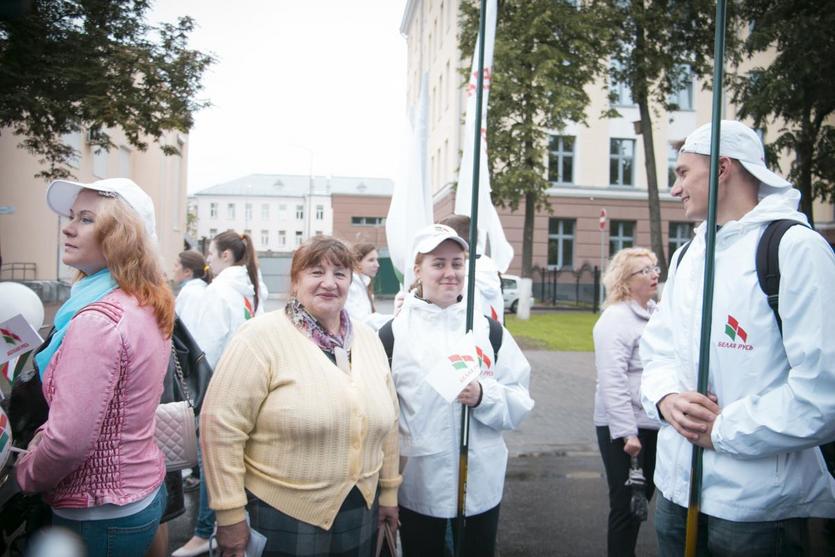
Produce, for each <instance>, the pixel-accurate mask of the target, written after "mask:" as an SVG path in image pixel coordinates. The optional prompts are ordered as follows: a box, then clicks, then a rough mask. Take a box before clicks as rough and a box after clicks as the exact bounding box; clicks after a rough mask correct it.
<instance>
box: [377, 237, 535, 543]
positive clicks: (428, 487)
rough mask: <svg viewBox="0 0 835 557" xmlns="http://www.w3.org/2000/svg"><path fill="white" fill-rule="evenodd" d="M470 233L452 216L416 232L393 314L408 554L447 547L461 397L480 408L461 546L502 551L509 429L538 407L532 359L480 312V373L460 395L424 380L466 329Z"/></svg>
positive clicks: (474, 422)
mask: <svg viewBox="0 0 835 557" xmlns="http://www.w3.org/2000/svg"><path fill="white" fill-rule="evenodd" d="M466 249H467V243H466V242H465V241H464V240H463V239H462V238H460V237H459V236H458V235H457V234H456V233H455V231H454V230H452V229H451V228H450V227H448V226H444V225H437V224H436V225H430V226H428V227H426V228H424V229H422V230H421V231H419V232H418V234H417V235H416V237H415V243H414V250H413V252H414V254H415V259H414V269H415V276H416V277H417V285H416V288H415V289H413V291H412V292H410V293H409V294H408V295H407V296H406V299H405V301H404V304H403V307H402V309H401V310H400V312H399V313H398V315H397V317H395V318H394V320H393V322H392V333H393V336H394V343H393V350H392V375H393V377H394V383H395V387H396V389H397V394H398V398H399V400H400V412H401V414H400V440H401V443H400V447H401V452H400V454H401V456H403V457H406V464H405V468H404V469H403V484H402V485H401V487H400V493H399V504H400V521H401V525H402V526H401V539H402V542H403V555H404V557H410V556H415V555H443V547H444V543H445V532H446V525H447V522H448V519H450V518H453V517H455V515H456V501H457V485H458V456H459V448H458V444H459V437H460V427H461V412H462V405H464V404H466V405H467V406H469V407H470V408H471V409H472V415H471V422H470V452H469V473H468V476H467V482H468V483H467V501H466V514H467V521H466V532H465V536H464V539H465V544H464V547H463V552H462V555H464V556H476V555H477V556H482V557H484V556H486V557H489V556H491V555H493V554H494V551H495V541H496V528H497V526H498V517H499V504H500V503H501V500H502V491H503V488H504V475H505V469H506V467H507V456H508V452H507V446H506V445H505V443H504V439H503V437H502V431H505V430H510V429H515V428H517V427H518V426H519V424H520V423H521V422H522V420H523V419H524V418H525V417H526V416H527V415H528V413H529V412H530V411H531V409H532V408H533V405H534V402H533V400H532V399H531V397H530V393H529V392H528V387H529V382H530V370H531V368H530V365H529V364H528V361H527V360H526V359H525V356H524V355H523V354H522V351H521V350H520V349H519V347H518V346H517V344H516V342H515V341H514V340H513V337H512V336H511V335H510V333H509V332H508V331H507V330H506V329H504V328H502V339H501V345H500V350H499V351H498V354H496V353H495V352H494V351H493V348H492V345H491V342H490V339H489V330H490V325H489V323H488V320H487V318H486V317H485V316H483V315H479V314H477V313H476V314H475V315H474V325H473V332H474V335H475V342H476V346H477V347H478V348H480V349H481V351H482V354H483V355H484V356H486V357H483V358H482V361H481V375H480V376H479V377H478V378H477V379H476V380H474V381H473V382H472V383H470V384H469V385H468V386H467V387H465V388H464V390H463V391H462V392H461V394H460V395H459V396H458V399H457V401H456V402H454V403H448V402H446V400H444V399H443V398H442V397H441V396H440V395H439V394H438V393H437V392H436V391H435V390H434V389H433V388H432V387H430V386H429V384H428V383H427V381H426V377H427V375H428V374H429V373H430V371H432V370H433V368H435V367H436V366H437V365H439V364H441V363H442V362H443V361H444V360H445V359H446V358H447V357H448V356H449V355H450V354H452V353H454V351H455V349H456V347H457V345H458V344H459V343H460V342H461V341H462V338H463V337H464V335H465V324H466V303H465V302H462V292H463V290H464V287H465V285H466V282H465V280H464V263H465V261H466Z"/></svg>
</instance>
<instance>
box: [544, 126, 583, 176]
mask: <svg viewBox="0 0 835 557" xmlns="http://www.w3.org/2000/svg"><path fill="white" fill-rule="evenodd" d="M566 139H571V150H570V151H567V150H566V149H565V140H566ZM555 140H557V146H556V148H554V142H555ZM576 146H577V138H576V136H573V135H557V134H553V135H550V136H549V137H548V181H549V182H550V183H552V184H558V185H565V184H573V183H574V159H575V157H576V150H575V149H576ZM566 159H568V163H569V165H570V172H571V176H570V177H569V179H568V180H566V179H565V176H564V175H563V170H564V165H565V162H566ZM554 160H556V161H557V162H556V169H557V179H556V180H552V179H551V176H552V174H551V169H552V163H553V161H554Z"/></svg>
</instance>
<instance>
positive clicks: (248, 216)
mask: <svg viewBox="0 0 835 557" xmlns="http://www.w3.org/2000/svg"><path fill="white" fill-rule="evenodd" d="M244 220H245V221H246V222H249V221H251V220H252V203H245V204H244Z"/></svg>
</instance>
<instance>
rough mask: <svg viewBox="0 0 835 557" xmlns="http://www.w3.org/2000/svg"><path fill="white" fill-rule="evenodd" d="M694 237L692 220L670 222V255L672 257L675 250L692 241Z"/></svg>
mask: <svg viewBox="0 0 835 557" xmlns="http://www.w3.org/2000/svg"><path fill="white" fill-rule="evenodd" d="M692 237H693V223H692V222H672V221H671V222H670V242H669V244H668V245H667V249H668V250H669V252H668V253H669V257H670V258H671V259H672V257H673V254H674V253H675V251H676V250H677V249H678V248H680V247H681V246H683V245H684V244H686V243H687V242H689V241H690V239H691V238H692Z"/></svg>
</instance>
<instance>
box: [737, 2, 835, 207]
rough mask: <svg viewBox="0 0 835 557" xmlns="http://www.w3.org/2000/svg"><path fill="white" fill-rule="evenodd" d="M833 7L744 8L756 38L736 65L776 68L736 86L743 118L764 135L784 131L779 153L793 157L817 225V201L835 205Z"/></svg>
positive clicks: (756, 70)
mask: <svg viewBox="0 0 835 557" xmlns="http://www.w3.org/2000/svg"><path fill="white" fill-rule="evenodd" d="M832 7H833V6H832V4H831V2H828V1H827V0H807V1H804V2H795V1H792V0H744V1H743V2H742V3H741V15H742V16H743V18H744V19H745V21H748V22H751V25H750V26H749V29H751V32H750V33H749V34H748V35H747V37H746V38H745V41H744V43H743V45H742V48H741V49H740V51H739V52H738V53H737V57H736V61H737V62H742V61H743V60H744V59H745V57H751V56H754V55H756V54H758V53H772V52H773V54H774V56H773V57H772V56H765V57H764V58H765V59H766V60H769V61H770V64H768V65H760V66H755V67H753V68H752V69H751V70H750V72H748V73H745V74H740V73H738V74H735V75H731V76H730V79H729V82H730V86H731V90H732V91H733V95H732V99H733V102H734V103H736V104H737V105H738V106H739V116H740V117H742V118H747V117H750V118H751V119H752V120H753V122H754V126H755V127H757V128H763V129H764V128H767V127H768V126H769V125H771V124H776V125H777V126H779V128H778V131H779V135H778V136H777V139H776V141H775V142H774V143H773V144H771V145H770V147H771V148H772V152H785V153H787V154H789V155H793V161H792V163H791V168H790V170H789V174H788V176H789V180H791V181H792V182H794V183H795V185H796V187H797V188H798V189H799V190H800V192H801V195H802V197H801V209H802V210H803V212H804V213H806V215H807V216H808V217H809V221H810V222H812V202H813V200H814V199H823V200H828V201H833V200H835V127H833V118H832V116H833V112H835V93H833V75H835V34H833V29H835V11H833V10H832Z"/></svg>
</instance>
